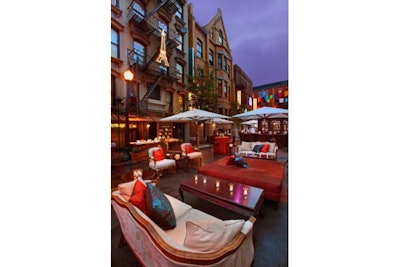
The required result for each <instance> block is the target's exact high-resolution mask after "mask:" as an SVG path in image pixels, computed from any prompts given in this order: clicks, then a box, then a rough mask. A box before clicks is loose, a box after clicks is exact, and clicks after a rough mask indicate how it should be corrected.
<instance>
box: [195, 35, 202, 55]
mask: <svg viewBox="0 0 400 267" xmlns="http://www.w3.org/2000/svg"><path fill="white" fill-rule="evenodd" d="M196 56H197V57H199V58H203V42H202V41H201V40H199V39H197V51H196Z"/></svg>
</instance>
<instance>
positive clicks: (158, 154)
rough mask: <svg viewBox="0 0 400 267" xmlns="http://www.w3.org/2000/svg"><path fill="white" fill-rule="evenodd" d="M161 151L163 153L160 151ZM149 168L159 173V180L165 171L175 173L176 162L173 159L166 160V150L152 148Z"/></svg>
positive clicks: (150, 149) (149, 152)
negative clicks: (161, 173)
mask: <svg viewBox="0 0 400 267" xmlns="http://www.w3.org/2000/svg"><path fill="white" fill-rule="evenodd" d="M158 150H161V151H158ZM148 154H149V168H150V169H153V170H155V171H156V173H157V179H158V178H159V177H160V172H162V171H163V170H165V169H169V170H172V172H173V173H175V169H176V162H175V160H173V159H166V158H165V154H164V150H163V149H162V148H161V147H152V148H149V150H148Z"/></svg>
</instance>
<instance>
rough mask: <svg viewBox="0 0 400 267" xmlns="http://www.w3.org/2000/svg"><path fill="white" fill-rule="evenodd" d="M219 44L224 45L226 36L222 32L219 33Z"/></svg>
mask: <svg viewBox="0 0 400 267" xmlns="http://www.w3.org/2000/svg"><path fill="white" fill-rule="evenodd" d="M218 44H219V45H224V36H223V34H222V31H221V30H219V31H218Z"/></svg>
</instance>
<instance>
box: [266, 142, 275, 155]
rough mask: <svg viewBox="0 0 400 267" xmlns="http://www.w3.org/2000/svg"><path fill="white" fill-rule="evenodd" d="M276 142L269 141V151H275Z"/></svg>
mask: <svg viewBox="0 0 400 267" xmlns="http://www.w3.org/2000/svg"><path fill="white" fill-rule="evenodd" d="M275 146H276V143H269V148H268V152H272V153H273V152H274V150H275Z"/></svg>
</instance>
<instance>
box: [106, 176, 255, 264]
mask: <svg viewBox="0 0 400 267" xmlns="http://www.w3.org/2000/svg"><path fill="white" fill-rule="evenodd" d="M135 182H136V181H133V182H129V183H135ZM124 184H128V183H124ZM121 185H122V184H121ZM149 187H151V188H152V189H153V190H154V188H155V187H153V186H152V185H150V184H149V185H148V188H149ZM122 188H123V187H122V186H121V187H120V186H118V188H114V189H112V194H111V205H112V207H113V209H114V211H115V213H116V216H117V218H118V220H119V223H120V226H121V231H122V237H123V238H124V239H125V241H126V242H127V244H128V245H129V247H130V249H131V251H132V252H133V253H134V254H135V256H136V258H137V259H138V260H139V262H140V263H141V264H142V265H143V266H162V267H168V266H226V267H231V266H240V267H242V266H251V264H252V262H253V259H254V243H253V224H254V222H255V220H256V219H255V218H254V217H250V218H249V220H247V221H244V220H226V221H223V220H220V219H218V218H216V217H213V216H211V215H209V214H207V213H205V212H202V211H200V210H197V209H194V208H192V207H191V206H190V205H188V204H186V203H183V202H181V201H180V200H178V199H176V198H174V197H172V196H169V195H167V194H164V196H165V197H166V199H168V201H167V202H169V203H170V205H171V206H172V209H173V212H174V216H175V218H176V226H175V227H173V228H170V229H168V230H166V229H164V228H165V227H164V226H162V225H161V226H160V225H159V223H158V222H157V221H156V220H154V219H151V218H150V217H151V216H150V215H146V214H145V213H144V212H143V211H142V210H141V209H140V208H139V207H138V206H136V205H133V204H132V203H131V201H130V200H129V201H128V200H127V198H126V195H124V191H123V190H122ZM148 188H147V189H146V190H148ZM146 194H147V193H146ZM146 201H147V196H146ZM154 201H155V200H154ZM216 229H217V230H216ZM217 244H219V245H217Z"/></svg>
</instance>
